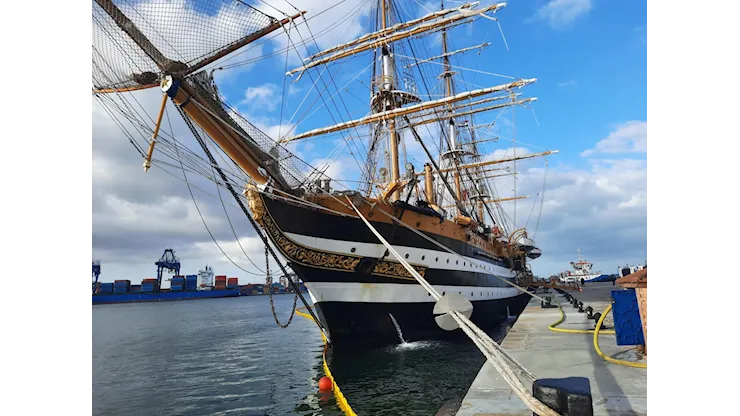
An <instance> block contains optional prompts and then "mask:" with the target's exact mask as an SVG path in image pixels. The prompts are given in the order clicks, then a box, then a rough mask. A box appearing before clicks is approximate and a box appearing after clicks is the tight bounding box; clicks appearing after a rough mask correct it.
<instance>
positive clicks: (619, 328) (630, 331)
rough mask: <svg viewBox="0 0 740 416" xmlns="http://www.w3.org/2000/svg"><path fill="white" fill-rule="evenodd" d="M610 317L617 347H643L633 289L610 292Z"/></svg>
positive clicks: (640, 321)
mask: <svg viewBox="0 0 740 416" xmlns="http://www.w3.org/2000/svg"><path fill="white" fill-rule="evenodd" d="M612 299H614V303H613V304H612V316H614V332H616V335H617V345H645V335H644V334H643V333H642V320H641V319H640V309H639V308H638V306H637V293H636V292H635V289H627V290H612Z"/></svg>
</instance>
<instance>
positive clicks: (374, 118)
mask: <svg viewBox="0 0 740 416" xmlns="http://www.w3.org/2000/svg"><path fill="white" fill-rule="evenodd" d="M535 81H537V79H536V78H530V79H521V80H518V81H514V82H510V83H508V84H502V85H497V86H495V87H489V88H482V89H479V90H473V91H468V92H462V93H460V94H457V95H453V96H452V97H446V98H441V99H439V100H434V101H427V102H425V103H420V104H416V105H412V106H408V107H403V108H397V109H394V110H388V111H382V112H379V113H374V114H370V115H368V116H366V117H364V118H361V119H357V120H351V121H347V122H344V123H339V124H336V125H334V126H330V127H323V128H319V129H314V130H310V131H307V132H305V133H301V134H298V135H296V136H293V137H286V138H284V139H282V140H280V143H287V142H290V141H293V140H300V139H305V138H306V137H313V136H318V135H321V134H327V133H333V132H335V131H340V130H345V129H351V128H353V127H357V126H362V125H365V124H372V123H376V122H378V121H382V120H385V119H389V118H393V117H401V116H405V115H408V114H412V113H417V112H419V111H424V110H429V109H432V108H437V107H442V106H445V105H447V104H451V103H456V102H458V101H463V100H467V99H469V98H475V97H480V96H481V95H486V94H492V93H496V92H500V91H504V90H510V89H512V88H520V87H524V86H525V85H529V84H531V83H533V82H535Z"/></svg>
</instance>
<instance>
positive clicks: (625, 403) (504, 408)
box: [445, 283, 647, 416]
mask: <svg viewBox="0 0 740 416" xmlns="http://www.w3.org/2000/svg"><path fill="white" fill-rule="evenodd" d="M618 289H620V288H619V286H616V287H615V286H612V284H611V283H591V284H589V283H587V284H586V285H585V288H584V290H583V292H578V291H569V292H570V293H572V294H573V296H575V297H576V298H577V299H578V300H579V301H582V302H583V303H584V307H585V306H586V305H589V306H591V307H593V308H594V312H597V311H598V312H603V311H604V309H605V308H606V307H607V305H608V304H609V302H610V297H611V291H612V290H618ZM551 293H552V295H553V296H554V299H555V300H556V301H557V302H559V303H560V304H561V305H563V310H564V312H565V316H566V319H565V321H564V322H563V323H561V324H560V325H559V326H558V327H559V328H566V329H593V328H594V321H593V320H589V319H587V317H586V314H585V313H578V311H577V310H576V309H574V308H573V307H572V306H571V305H570V304H568V303H567V300H566V299H565V298H564V297H563V296H561V295H559V294H557V292H555V291H551ZM559 318H560V312H559V310H558V309H557V308H547V309H543V308H541V306H540V301H539V300H537V299H535V298H532V299H531V300H530V302H529V304H528V305H527V307H526V309H525V310H524V312H523V313H522V314H521V315H520V317H519V319H518V320H517V322H516V323H515V324H514V326H513V327H512V329H511V331H510V332H509V333H508V334H507V335H506V338H505V340H504V341H503V343H502V344H501V346H502V347H503V348H504V349H506V351H508V352H509V353H510V354H511V355H512V356H513V357H514V358H515V359H516V360H517V361H519V362H520V363H521V364H522V365H523V366H524V367H526V368H527V369H529V370H530V371H532V372H533V373H534V374H536V375H537V377H539V378H563V377H587V378H588V379H589V381H590V384H591V393H592V399H593V409H594V415H596V416H598V415H610V416H613V415H646V414H647V370H646V369H641V368H633V367H626V366H622V365H617V364H612V363H608V362H606V361H604V360H603V359H602V358H601V357H599V355H598V354H597V353H596V351H595V349H594V346H593V336H592V335H591V334H572V333H570V334H569V333H560V332H554V331H551V330H549V329H548V326H549V325H551V324H552V323H554V322H556V321H557V320H558V319H559ZM611 321H612V319H611V313H610V315H609V317H607V318H606V320H605V324H606V325H608V326H611V325H612V323H611ZM599 347H600V348H601V350H602V351H603V352H604V353H605V354H606V355H608V356H611V357H613V358H616V359H622V360H629V361H634V360H635V359H636V357H637V353H636V351H635V347H630V346H619V345H617V344H616V338H615V336H614V335H611V336H610V335H605V336H601V337H600V338H599ZM643 362H644V361H643ZM448 412H449V411H448ZM448 412H445V414H452V413H451V412H450V413H448ZM456 414H457V416H473V415H476V416H484V415H499V416H504V415H507V416H508V415H511V416H513V415H517V416H518V415H522V416H524V415H526V416H531V415H532V411H531V410H529V409H528V408H527V407H526V405H525V404H524V402H522V401H521V400H520V399H519V397H517V395H516V394H515V393H514V392H513V391H512V390H511V388H510V387H509V385H508V384H507V383H506V382H505V381H504V380H503V378H502V377H501V376H499V374H498V372H497V371H496V370H495V369H494V368H493V366H492V365H491V364H489V363H488V362H486V363H485V364H484V365H483V367H482V368H481V369H480V372H479V373H478V376H477V377H476V378H475V380H474V381H473V384H472V385H471V386H470V388H469V390H468V392H467V394H466V395H465V397H464V398H463V399H462V402H461V403H460V405H459V408H458V410H457V413H456Z"/></svg>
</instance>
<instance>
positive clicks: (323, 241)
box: [285, 233, 515, 278]
mask: <svg viewBox="0 0 740 416" xmlns="http://www.w3.org/2000/svg"><path fill="white" fill-rule="evenodd" d="M285 235H286V236H287V237H289V238H290V239H292V240H293V241H295V242H297V243H299V244H302V245H304V246H307V247H310V248H313V249H316V250H321V251H331V252H334V253H340V254H348V255H355V256H363V257H375V258H379V257H381V256H382V255H383V253H385V246H384V245H382V244H380V243H378V244H373V243H358V242H355V241H343V240H332V239H329V238H320V237H310V236H306V235H301V234H295V233H285ZM393 248H394V249H396V250H397V251H398V253H399V254H401V255H402V256H405V255H406V254H408V257H406V260H407V261H408V262H409V263H411V264H416V265H420V266H426V267H428V268H430V269H440V270H460V271H466V272H478V273H486V274H491V275H496V276H501V277H506V278H512V277H514V275H515V273H514V272H513V271H512V270H511V269H507V268H504V267H501V266H497V265H495V264H491V263H488V262H486V261H483V260H478V259H474V258H470V257H466V256H463V259H460V256H458V255H454V254H451V253H448V252H442V251H435V250H428V249H424V248H416V247H407V246H395V245H394V246H393ZM352 249H354V250H355V251H352ZM387 258H388V259H392V260H396V259H395V258H394V257H393V255H392V254H391V255H389V256H388V257H387Z"/></svg>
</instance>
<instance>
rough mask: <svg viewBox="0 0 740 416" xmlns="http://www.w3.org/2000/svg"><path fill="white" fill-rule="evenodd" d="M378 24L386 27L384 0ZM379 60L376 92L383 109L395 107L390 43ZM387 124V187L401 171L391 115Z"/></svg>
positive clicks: (395, 194)
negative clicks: (380, 63)
mask: <svg viewBox="0 0 740 416" xmlns="http://www.w3.org/2000/svg"><path fill="white" fill-rule="evenodd" d="M380 22H381V23H380V25H381V30H383V31H385V30H386V28H387V27H388V9H387V7H386V0H380ZM381 60H382V76H381V88H380V90H379V91H378V94H383V95H385V99H384V100H383V101H384V105H383V111H388V110H393V109H395V100H394V99H393V91H394V90H395V89H396V86H395V65H394V61H393V55H392V53H391V50H390V44H388V45H383V46H381ZM387 123H388V124H387V126H388V148H389V149H390V164H391V166H390V168H391V183H390V185H389V187H393V186H396V185H397V184H398V182H399V180H400V179H401V172H400V166H399V160H398V135H397V133H396V119H395V118H394V117H391V118H389V119H388V121H387ZM400 194H401V190H400V188H398V187H397V188H396V189H395V190H394V191H393V192H392V193H391V195H390V200H391V201H395V200H397V199H398V198H399V197H400Z"/></svg>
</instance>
